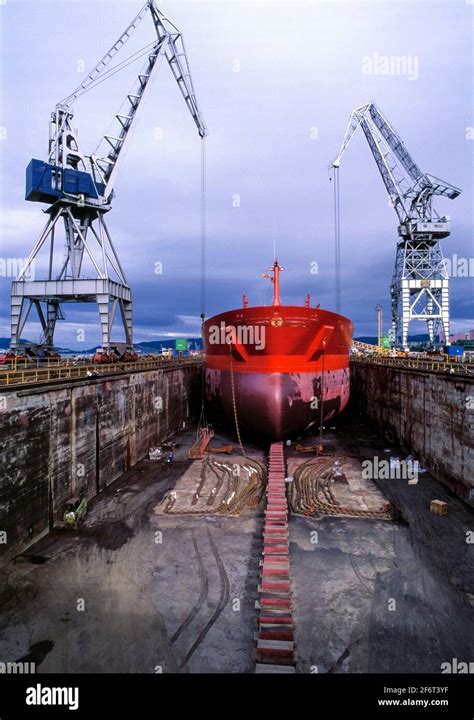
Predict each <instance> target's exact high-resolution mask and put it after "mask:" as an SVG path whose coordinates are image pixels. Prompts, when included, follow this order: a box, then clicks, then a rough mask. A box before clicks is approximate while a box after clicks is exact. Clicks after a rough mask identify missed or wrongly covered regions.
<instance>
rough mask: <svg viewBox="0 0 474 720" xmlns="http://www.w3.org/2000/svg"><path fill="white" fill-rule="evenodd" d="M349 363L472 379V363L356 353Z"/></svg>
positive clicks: (473, 365)
mask: <svg viewBox="0 0 474 720" xmlns="http://www.w3.org/2000/svg"><path fill="white" fill-rule="evenodd" d="M351 363H365V364H369V365H383V366H386V367H394V368H405V369H407V370H424V371H425V372H436V373H443V374H448V375H468V376H471V377H474V363H472V362H459V361H456V360H441V359H440V360H435V359H433V360H432V359H430V358H413V357H387V356H386V355H368V354H365V353H357V354H353V355H351Z"/></svg>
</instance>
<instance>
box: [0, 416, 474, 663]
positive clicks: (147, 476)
mask: <svg viewBox="0 0 474 720" xmlns="http://www.w3.org/2000/svg"><path fill="white" fill-rule="evenodd" d="M177 440H178V442H180V443H181V446H180V448H178V449H177V450H176V454H175V457H176V461H175V462H174V463H173V465H171V466H167V465H161V464H159V463H154V462H150V461H149V460H144V461H142V462H140V463H139V464H138V465H137V466H135V467H134V468H133V469H131V470H129V471H128V472H126V473H125V474H124V475H123V476H122V477H121V478H120V479H119V480H118V481H117V482H115V483H114V484H113V485H111V486H110V487H109V488H108V489H107V490H106V491H105V492H103V493H102V494H101V495H100V496H98V497H97V498H95V499H94V500H93V501H92V502H91V504H90V510H89V514H88V517H87V519H86V522H85V524H84V525H83V526H82V527H81V529H80V530H79V531H77V532H68V531H55V532H52V533H51V534H50V535H49V536H47V537H46V538H44V539H43V540H41V541H40V542H39V543H37V544H36V545H35V546H32V547H30V548H29V550H28V551H27V552H25V553H24V554H23V555H21V556H19V557H17V558H16V560H15V561H14V562H13V563H12V564H10V565H9V566H7V567H5V568H3V570H2V571H1V572H0V606H1V608H2V613H1V618H0V661H2V662H8V661H10V662H13V661H18V660H23V661H29V662H35V663H36V666H37V672H39V673H43V672H44V673H48V672H146V673H155V672H165V673H166V672H191V673H202V672H214V673H219V672H253V671H254V647H255V642H254V631H255V620H256V615H257V614H256V610H255V607H254V606H255V601H256V600H257V598H258V593H257V585H258V579H259V562H260V558H261V528H262V516H261V514H258V513H245V514H244V515H242V516H241V517H228V516H220V515H208V516H205V515H203V516H200V515H178V514H176V515H164V514H162V513H157V512H156V508H157V507H158V506H160V504H161V503H162V500H163V498H164V497H165V496H166V494H167V493H168V492H169V491H170V490H172V489H173V488H175V486H176V485H177V483H179V479H180V477H182V475H183V473H185V471H186V470H187V469H188V468H189V466H190V463H191V461H189V460H187V459H186V452H187V448H188V447H189V446H190V444H191V443H192V431H188V432H186V433H182V434H180V435H178V436H177ZM221 440H222V442H224V441H226V440H225V438H221ZM316 441H317V440H316V439H314V442H316ZM332 443H333V445H334V444H335V446H336V447H337V449H338V451H340V452H341V453H342V452H345V453H348V454H351V455H353V456H356V457H358V458H360V459H361V460H362V459H364V458H366V457H373V456H374V455H377V454H379V455H381V454H383V453H384V452H385V451H386V450H388V448H387V446H386V443H385V442H384V441H383V440H381V439H380V438H379V437H377V436H375V435H373V434H372V433H371V431H370V430H369V429H367V428H366V427H364V426H363V425H361V424H360V423H358V422H355V421H350V420H346V421H344V419H341V421H340V422H339V424H338V425H337V428H336V430H334V431H333V432H332ZM216 444H218V443H216ZM253 451H254V453H255V456H258V455H259V453H260V454H261V457H263V454H262V453H261V451H260V450H259V449H258V448H253ZM390 452H392V453H393V454H397V449H396V448H390ZM398 454H399V453H398ZM226 457H227V456H223V458H224V459H225V458H226ZM376 484H377V487H378V491H381V492H382V493H383V495H384V496H385V498H386V499H387V500H388V501H390V502H391V503H393V504H394V505H395V507H396V508H397V512H398V517H399V520H398V521H396V522H387V521H382V520H372V519H366V518H364V519H355V518H354V519H352V518H339V517H319V518H306V517H301V516H291V518H290V554H291V572H292V592H293V599H294V602H293V605H294V614H295V620H296V644H297V668H296V669H297V672H305V673H306V672H320V673H326V672H331V673H338V672H395V673H396V672H434V673H439V672H440V671H441V668H440V665H441V663H442V662H446V661H451V660H452V659H453V658H457V659H458V661H468V660H470V659H472V657H473V648H472V643H473V641H472V639H473V638H474V622H473V614H474V613H473V604H474V562H473V559H472V553H473V550H474V547H473V544H471V543H469V542H467V539H468V536H467V535H466V533H468V532H469V531H471V530H474V523H473V513H472V510H471V509H470V508H469V507H468V506H467V505H465V504H464V503H462V501H460V500H459V499H457V498H456V497H455V496H454V495H452V494H451V493H450V492H449V491H448V490H447V489H445V488H444V487H443V486H442V485H440V484H439V483H438V482H437V481H436V480H434V479H433V478H431V477H430V476H429V474H428V473H424V474H423V475H421V476H420V480H419V482H418V484H417V485H409V484H408V483H407V481H406V480H378V481H377V483H376ZM433 498H438V499H441V500H446V501H447V502H448V504H449V514H448V516H446V517H438V516H435V515H433V514H431V513H430V512H429V509H428V508H429V502H430V500H431V499H433ZM315 533H316V535H315ZM315 540H317V542H315Z"/></svg>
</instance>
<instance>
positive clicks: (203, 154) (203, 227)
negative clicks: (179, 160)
mask: <svg viewBox="0 0 474 720" xmlns="http://www.w3.org/2000/svg"><path fill="white" fill-rule="evenodd" d="M200 282H201V285H200V295H201V298H200V305H201V338H202V343H203V347H205V346H204V318H205V317H206V137H205V136H204V137H202V138H201V275H200ZM201 378H202V380H201V414H200V416H199V423H198V427H197V431H196V434H197V435H198V434H199V432H200V430H201V428H203V427H205V428H207V426H208V425H207V420H206V412H205V392H206V367H205V365H204V368H203V371H202V375H201Z"/></svg>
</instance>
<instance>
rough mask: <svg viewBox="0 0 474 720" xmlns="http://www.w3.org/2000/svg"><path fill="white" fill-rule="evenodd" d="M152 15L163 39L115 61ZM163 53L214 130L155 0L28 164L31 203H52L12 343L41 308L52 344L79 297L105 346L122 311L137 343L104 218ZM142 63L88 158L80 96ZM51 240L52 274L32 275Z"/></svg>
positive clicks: (18, 296)
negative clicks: (77, 117)
mask: <svg viewBox="0 0 474 720" xmlns="http://www.w3.org/2000/svg"><path fill="white" fill-rule="evenodd" d="M147 15H149V16H151V19H152V22H153V26H154V30H155V32H156V38H154V39H153V41H152V42H151V43H149V44H148V45H146V46H145V47H144V48H141V49H140V50H139V51H137V52H135V53H133V54H132V55H131V56H130V57H128V58H126V59H125V60H122V61H121V62H120V63H117V64H111V62H112V60H113V59H114V58H115V56H116V55H117V53H119V52H120V50H121V49H122V48H123V47H124V45H125V44H126V43H127V41H128V40H129V39H130V37H131V36H132V35H133V33H134V32H135V30H136V29H137V27H138V25H139V24H140V23H141V21H142V20H143V19H144V18H145V16H147ZM163 57H164V58H165V59H166V61H167V62H168V65H169V67H170V68H171V71H172V74H173V76H174V78H175V80H176V83H177V85H178V87H179V90H180V92H181V94H182V96H183V98H184V100H185V102H186V105H187V107H188V110H189V112H190V113H191V116H192V118H193V120H194V123H195V125H196V127H197V129H198V133H199V135H200V137H201V138H202V139H203V138H204V137H205V136H206V135H207V130H206V126H205V124H204V120H203V118H202V115H201V112H200V109H199V106H198V103H197V99H196V94H195V91H194V88H193V83H192V79H191V74H190V69H189V63H188V59H187V55H186V50H185V47H184V41H183V37H182V34H181V32H180V31H179V30H178V28H177V27H176V26H175V25H173V23H171V22H170V21H169V20H168V19H167V18H166V17H165V16H164V15H163V14H162V13H161V11H160V10H159V9H158V7H157V6H156V4H155V2H154V0H149V1H148V2H146V3H145V5H144V6H143V7H142V9H141V10H140V12H139V13H138V14H137V15H136V16H135V17H134V18H133V20H132V21H131V22H130V24H129V25H128V26H127V28H126V29H125V30H124V32H123V33H122V34H121V35H120V37H119V38H118V40H117V41H116V42H115V43H114V44H113V45H112V47H111V48H110V49H109V50H108V51H107V52H106V54H105V55H104V56H103V57H102V58H101V59H100V60H99V62H98V63H97V64H96V65H95V67H94V68H93V69H92V70H91V71H90V72H89V73H88V75H87V76H86V77H85V78H84V80H83V81H82V82H81V83H80V85H79V86H78V87H77V88H76V89H75V90H74V92H72V93H71V94H70V95H68V97H66V98H65V99H64V100H62V102H60V103H58V104H57V105H56V107H55V109H54V111H53V112H52V113H51V119H50V134H49V144H48V156H47V160H46V161H42V160H36V159H33V160H31V162H30V163H29V165H28V167H27V170H26V200H30V201H35V202H41V203H47V204H48V206H49V207H48V208H47V209H46V210H45V213H46V214H47V216H48V220H47V222H46V225H45V227H44V229H43V231H42V232H41V235H40V237H39V238H38V240H37V242H36V244H35V246H34V248H33V250H32V251H31V253H30V255H29V257H28V260H27V262H26V263H25V264H24V266H23V269H22V272H21V273H20V275H19V276H18V278H17V279H16V280H15V281H14V282H13V283H12V292H11V346H12V348H14V349H18V348H19V347H20V339H21V334H22V331H23V328H24V326H25V322H26V320H27V319H28V316H29V313H30V310H31V308H32V307H33V306H35V308H36V310H37V313H38V317H39V320H40V323H41V326H42V329H43V334H42V338H41V341H40V344H39V347H40V348H41V349H46V350H49V349H51V348H52V347H53V345H54V331H55V327H56V321H57V320H58V319H62V318H63V315H62V312H61V304H62V303H78V302H95V303H97V306H98V310H99V317H100V324H101V335H102V347H103V348H104V349H105V350H109V349H110V348H111V347H112V345H111V343H112V340H111V333H112V326H113V323H114V319H115V315H116V310H117V308H119V309H120V314H121V318H122V324H123V329H124V334H125V342H126V346H127V348H128V349H131V348H132V347H133V334H132V332H133V329H132V294H131V290H130V287H129V286H128V283H127V279H126V276H125V273H124V270H123V268H122V265H121V263H120V260H119V257H118V254H117V252H116V250H115V247H114V244H113V242H112V238H111V235H110V232H109V230H108V228H107V225H106V223H105V215H106V213H107V212H109V210H110V209H111V203H112V199H113V196H114V192H113V188H114V183H115V180H116V177H117V172H118V169H119V167H120V163H121V160H122V159H123V157H124V154H125V149H126V147H127V145H128V143H129V142H130V138H131V134H132V133H131V131H132V130H133V128H134V125H135V123H136V120H137V117H138V111H139V109H140V108H141V107H142V106H143V103H144V100H145V99H146V96H147V94H148V93H149V89H150V87H151V80H152V79H153V76H154V75H155V74H156V71H157V68H158V64H159V60H160V58H163ZM135 61H141V62H142V63H143V62H145V67H144V68H143V70H142V71H141V73H140V74H139V75H138V77H137V78H136V81H135V84H134V86H133V87H132V89H131V90H130V92H129V93H128V94H127V96H126V98H125V100H124V103H123V104H122V107H121V109H120V110H119V112H118V113H117V114H116V115H115V118H114V120H113V125H114V127H113V128H112V130H110V131H109V132H107V134H105V135H104V136H103V137H102V138H101V140H100V142H99V144H98V146H97V149H96V151H95V152H94V153H92V154H90V155H85V154H84V153H83V152H82V150H81V148H80V144H79V140H78V136H77V131H76V130H75V129H74V128H73V126H72V120H73V117H74V113H73V106H74V103H75V101H76V100H77V99H78V98H79V97H80V96H82V95H83V94H84V93H86V92H88V91H89V90H92V89H94V88H95V87H96V86H97V85H99V84H100V83H102V82H103V81H104V80H106V79H108V78H110V77H112V75H114V74H115V73H116V72H118V71H119V70H121V69H123V68H124V67H127V66H128V65H129V64H131V63H132V62H135ZM61 229H62V230H63V233H64V236H63V244H64V255H63V258H62V260H61V262H60V263H58V261H57V253H55V241H56V242H57V238H55V235H56V236H57V235H58V233H59V231H60V230H61ZM48 244H49V262H48V267H47V272H46V273H45V275H46V277H44V278H43V279H36V277H35V279H29V274H30V273H29V271H30V268H31V267H32V266H33V263H35V260H36V258H37V256H38V253H39V252H40V251H41V249H42V248H43V247H48ZM37 274H38V273H37V272H36V275H37ZM44 308H45V310H46V313H45V312H44Z"/></svg>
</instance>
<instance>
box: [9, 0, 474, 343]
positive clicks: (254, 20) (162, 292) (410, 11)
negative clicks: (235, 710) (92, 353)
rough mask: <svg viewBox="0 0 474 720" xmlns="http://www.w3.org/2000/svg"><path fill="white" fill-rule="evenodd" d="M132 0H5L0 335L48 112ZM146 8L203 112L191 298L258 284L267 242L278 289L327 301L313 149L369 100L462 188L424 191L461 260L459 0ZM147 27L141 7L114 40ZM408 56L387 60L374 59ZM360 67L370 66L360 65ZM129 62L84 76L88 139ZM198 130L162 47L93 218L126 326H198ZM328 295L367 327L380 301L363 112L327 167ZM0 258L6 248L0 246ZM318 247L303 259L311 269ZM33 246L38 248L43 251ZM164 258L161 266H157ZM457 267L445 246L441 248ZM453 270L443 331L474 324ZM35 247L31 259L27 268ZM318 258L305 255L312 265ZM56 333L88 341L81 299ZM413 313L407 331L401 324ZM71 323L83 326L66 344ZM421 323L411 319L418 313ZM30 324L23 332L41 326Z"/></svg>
mask: <svg viewBox="0 0 474 720" xmlns="http://www.w3.org/2000/svg"><path fill="white" fill-rule="evenodd" d="M142 4H143V3H141V1H140V0H110V1H109V0H102V1H99V0H80V2H79V1H78V0H56V1H52V0H34V2H29V1H28V0H7V2H6V4H4V3H2V4H0V19H1V25H2V48H1V59H2V73H1V78H2V86H1V93H2V119H1V122H0V125H1V127H2V129H1V130H0V136H1V138H2V141H1V142H0V152H1V168H2V173H1V177H2V182H1V188H0V203H1V205H0V211H1V216H0V222H1V225H0V302H1V311H0V335H1V336H9V334H10V333H9V289H10V283H11V280H12V277H11V276H10V275H11V271H12V267H14V265H15V262H14V261H15V260H18V259H21V258H26V257H27V256H28V254H29V252H30V250H31V248H32V247H33V245H34V243H35V241H36V240H37V237H38V235H39V233H40V231H41V228H42V226H43V225H44V222H45V217H44V215H43V213H42V210H43V209H44V207H45V206H43V205H41V204H40V203H33V202H25V200H24V173H25V168H26V165H27V164H28V162H29V161H30V159H31V158H33V157H34V158H39V159H46V151H47V140H48V120H49V114H50V112H51V110H53V109H54V106H55V104H56V103H57V102H58V101H60V100H61V99H62V98H64V97H65V96H67V95H68V94H69V93H70V92H71V91H72V90H73V89H74V88H75V87H76V86H77V85H78V84H79V82H80V81H81V79H82V78H83V77H85V75H86V73H87V71H88V70H89V69H90V68H91V67H93V66H94V65H95V63H96V61H97V60H98V59H99V58H100V57H101V56H102V55H103V54H104V52H105V51H106V50H107V49H108V48H109V47H110V46H111V45H112V44H113V42H114V41H115V39H116V38H117V37H118V36H119V34H120V33H121V32H122V30H123V29H124V28H125V27H126V26H127V24H128V22H129V21H130V20H131V18H132V17H133V16H134V15H135V14H136V13H137V12H138V10H139V9H140V7H141V5H142ZM158 4H159V6H160V7H161V9H162V10H163V11H164V12H165V13H166V14H167V15H168V16H169V18H170V19H171V20H173V22H174V23H175V24H176V25H177V26H178V27H179V28H180V29H181V31H182V33H183V36H184V38H185V42H186V49H187V53H188V56H189V60H190V64H191V70H192V75H193V80H194V85H195V89H196V92H197V96H198V99H199V103H200V106H201V109H202V112H203V115H204V118H205V120H206V124H207V125H208V128H209V137H208V138H207V140H206V153H207V303H206V314H207V315H208V316H209V315H212V314H214V313H217V312H220V311H223V310H226V309H229V308H232V307H236V306H239V305H240V303H241V294H242V292H243V291H245V292H247V294H248V297H249V300H250V303H251V304H262V303H267V302H269V301H270V297H271V288H270V286H269V283H268V281H265V280H263V279H261V278H260V274H261V272H262V271H264V270H266V269H267V268H268V266H269V264H270V262H271V260H272V255H273V244H274V242H275V244H276V250H277V255H278V258H279V259H280V261H281V262H282V263H283V264H284V266H285V267H286V268H288V272H287V273H286V274H285V276H284V277H283V279H282V296H283V300H284V302H287V303H290V304H291V303H299V302H302V301H303V299H304V296H305V294H306V293H307V292H308V291H310V292H311V294H312V298H313V300H314V301H315V302H320V303H321V305H322V307H326V308H328V309H334V264H333V256H334V240H333V238H334V223H333V195H332V185H331V183H330V181H329V175H328V170H327V166H328V164H329V162H330V161H331V160H332V158H333V157H334V155H335V154H336V153H337V150H338V148H339V146H340V143H341V141H342V138H343V135H344V132H345V129H346V125H347V122H348V119H349V116H350V113H351V110H352V109H353V108H355V107H358V106H360V105H362V104H364V103H366V102H368V101H370V100H374V101H375V102H377V104H378V105H379V106H380V108H381V109H382V111H383V112H384V113H385V115H386V116H387V117H388V118H389V120H390V121H391V122H392V124H393V125H394V126H395V127H396V128H397V130H398V132H399V133H400V134H401V136H402V138H403V139H404V141H405V144H406V146H407V148H408V150H409V151H410V152H411V153H412V155H413V157H414V159H415V160H416V161H417V163H418V164H419V165H420V167H421V168H422V169H423V170H424V171H426V172H430V173H432V174H433V175H436V176H438V177H441V178H443V179H445V180H447V181H448V182H451V183H453V184H455V185H457V186H459V187H461V188H462V190H463V192H462V194H461V196H460V197H459V198H457V199H456V200H454V201H449V200H441V201H439V202H438V203H437V207H438V210H439V211H441V213H442V214H444V213H446V214H449V215H450V216H451V220H452V235H451V237H450V238H449V239H447V240H445V241H444V242H443V248H444V252H445V255H446V256H447V257H448V258H452V257H453V255H455V256H457V258H458V260H459V261H460V262H461V264H459V262H458V267H461V266H462V259H465V260H467V259H468V258H470V257H472V256H474V251H473V244H472V227H473V217H472V180H473V164H472V150H473V147H474V139H473V138H474V130H473V129H472V126H474V112H473V109H474V108H473V94H472V18H473V13H474V3H472V2H466V1H465V0H444V1H441V2H437V1H436V0H430V1H428V2H418V1H416V0H410V1H408V2H391V1H389V0H387V1H384V0H372V1H370V2H358V1H354V2H348V1H343V2H338V1H337V0H336V1H335V0H333V1H332V2H316V1H313V2H298V1H297V0H291V2H279V1H277V0H268V1H266V2H259V1H258V0H252V2H233V1H224V0H222V1H215V2H201V1H194V2H181V1H180V0H163V3H162V4H161V5H160V3H158ZM152 39H153V27H152V24H151V20H150V19H149V18H146V19H145V20H144V21H143V23H142V24H141V26H140V28H139V29H138V30H137V32H136V35H135V36H134V38H133V41H132V40H131V41H130V43H129V44H128V45H127V46H126V47H125V49H124V50H123V51H122V53H123V57H124V58H125V57H127V56H128V55H129V54H131V53H132V52H134V51H135V50H136V49H137V48H140V47H143V46H144V45H145V44H146V43H148V42H149V41H151V40H152ZM395 56H397V57H402V58H404V62H405V72H402V73H398V74H396V73H395V74H390V75H385V74H383V61H384V59H386V58H388V59H389V58H391V57H395ZM370 67H372V68H373V71H372V72H368V70H367V69H368V68H369V70H370ZM139 70H140V65H131V66H129V67H127V68H126V69H125V70H124V71H123V73H118V74H117V75H115V76H114V77H113V78H112V80H111V81H110V82H105V83H103V84H101V85H100V86H99V87H98V88H96V89H95V90H94V91H91V92H89V93H87V94H85V95H84V96H83V97H82V98H80V99H79V100H78V101H77V103H76V105H75V118H74V125H75V127H77V128H78V130H79V138H80V140H81V145H82V148H83V150H84V151H85V152H86V154H88V153H90V152H92V151H93V150H94V149H95V147H96V145H97V142H98V141H99V139H100V137H101V136H102V135H103V133H104V131H107V128H108V126H109V124H110V121H111V119H112V118H113V116H114V114H115V112H117V110H118V106H119V105H120V104H121V102H122V99H123V97H124V96H125V95H126V92H127V91H128V89H129V86H130V83H131V81H132V79H133V77H134V76H135V75H136V74H138V71H139ZM200 153H201V141H200V139H199V137H198V134H197V131H196V128H195V126H194V124H193V121H192V118H191V116H190V115H189V113H188V111H187V108H186V106H185V104H184V102H183V99H182V97H181V95H180V93H179V91H178V88H177V87H176V84H175V81H174V80H173V77H172V75H171V72H170V70H169V68H168V66H167V64H166V63H165V64H162V65H161V66H160V68H159V70H158V72H157V74H156V77H155V79H154V81H153V86H152V88H151V92H150V94H149V98H148V101H147V104H146V107H145V108H144V109H143V112H142V113H141V116H140V119H139V123H138V125H137V127H136V129H135V132H134V136H133V139H132V142H131V144H130V147H129V149H128V152H127V154H126V157H125V158H123V159H122V163H121V168H120V172H119V175H118V178H117V182H116V185H115V192H116V197H115V200H114V206H113V209H112V211H111V212H110V213H109V215H108V216H107V221H108V226H109V229H110V231H111V234H112V236H113V238H114V242H115V245H116V248H117V250H118V253H119V255H120V259H121V261H122V265H123V266H124V269H125V272H126V275H127V278H128V281H129V283H130V285H131V287H132V290H133V296H134V314H135V336H134V337H135V340H136V341H142V340H145V339H156V338H158V337H163V336H165V335H168V334H172V335H175V334H180V335H197V334H199V313H200V290H199V285H200V162H201V159H200V158H201V155H200ZM340 183H341V243H342V312H343V313H344V314H346V315H348V316H349V317H351V318H352V319H353V320H354V323H355V327H356V334H375V332H376V318H375V310H374V308H375V305H376V304H377V303H381V304H382V305H383V308H384V314H385V318H386V324H387V325H388V320H389V314H390V303H389V286H390V281H391V276H392V270H393V263H394V259H395V247H396V238H397V230H396V228H397V219H396V215H395V212H394V210H393V209H392V208H391V207H390V206H389V204H388V201H387V196H386V192H385V188H384V186H383V184H382V181H381V178H380V176H379V174H378V170H377V168H376V165H375V162H374V160H373V158H372V156H371V154H370V151H369V148H368V146H367V143H366V141H365V138H364V136H363V133H362V132H361V131H360V130H359V131H358V132H357V134H356V136H355V137H354V140H353V142H352V144H351V146H350V147H349V149H348V151H347V153H346V155H345V157H344V160H343V164H342V167H341V171H340ZM12 261H13V262H12ZM314 262H316V263H318V269H319V272H318V274H312V273H311V267H312V265H311V264H312V263H314ZM42 263H43V264H42ZM156 263H162V267H163V272H162V274H156V273H155V267H156ZM454 264H455V265H456V262H455V263H454ZM472 264H474V262H471V277H470V278H466V277H463V276H462V274H463V272H462V270H459V272H458V275H461V277H455V278H453V280H452V283H451V301H452V318H453V322H452V329H453V330H454V331H458V330H462V329H468V328H470V327H472V328H474V309H473V283H474V280H473V277H472V274H473V272H472V270H473V268H472ZM43 267H44V261H41V260H39V262H38V264H37V267H36V279H41V272H42V268H43ZM313 267H314V266H313ZM65 314H66V319H65V320H64V321H62V322H61V323H59V324H58V327H57V332H56V342H57V343H58V344H60V345H63V346H64V345H69V346H70V347H75V348H81V347H84V346H85V347H91V346H92V345H94V344H96V343H97V342H99V340H100V336H99V331H98V322H97V317H96V309H95V306H92V305H91V306H83V305H82V306H74V305H70V306H68V307H66V308H65ZM416 329H417V328H416V326H413V330H416ZM78 331H81V333H80V335H79V336H80V337H81V338H82V337H84V340H83V342H78ZM418 331H421V332H424V327H422V326H420V327H419V328H418ZM39 334H40V329H39V325H38V324H37V323H34V322H31V323H29V324H28V326H27V328H26V331H25V333H24V336H25V337H27V338H29V339H38V338H39Z"/></svg>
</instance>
